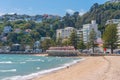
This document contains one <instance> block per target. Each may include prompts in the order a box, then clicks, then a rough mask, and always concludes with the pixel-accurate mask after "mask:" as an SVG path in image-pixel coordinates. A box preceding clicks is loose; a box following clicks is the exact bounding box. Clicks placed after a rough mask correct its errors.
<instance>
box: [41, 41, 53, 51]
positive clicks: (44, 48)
mask: <svg viewBox="0 0 120 80" xmlns="http://www.w3.org/2000/svg"><path fill="white" fill-rule="evenodd" d="M41 47H42V49H43V50H47V49H48V48H49V47H51V40H50V39H46V40H44V41H42V43H41Z"/></svg>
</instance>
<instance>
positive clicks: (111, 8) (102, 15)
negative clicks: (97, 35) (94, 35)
mask: <svg viewBox="0 0 120 80" xmlns="http://www.w3.org/2000/svg"><path fill="white" fill-rule="evenodd" d="M109 19H120V2H118V3H110V2H106V3H105V4H101V5H99V4H98V3H95V4H94V5H93V6H92V7H91V8H90V10H89V11H88V12H87V13H86V14H84V15H83V16H82V17H81V20H80V24H81V25H82V24H83V23H88V22H90V21H91V20H96V21H97V23H98V24H99V25H100V27H101V28H102V27H103V26H104V25H105V23H106V21H107V20H109ZM101 28H100V29H101Z"/></svg>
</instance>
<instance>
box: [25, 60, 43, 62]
mask: <svg viewBox="0 0 120 80" xmlns="http://www.w3.org/2000/svg"><path fill="white" fill-rule="evenodd" d="M26 61H41V62H44V60H41V59H30V60H26Z"/></svg>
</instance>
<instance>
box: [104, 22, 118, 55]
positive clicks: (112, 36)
mask: <svg viewBox="0 0 120 80" xmlns="http://www.w3.org/2000/svg"><path fill="white" fill-rule="evenodd" d="M103 40H104V44H105V45H107V46H109V47H110V48H111V53H112V54H113V49H114V48H115V46H116V45H117V44H116V43H117V40H118V36H117V27H116V25H115V24H110V25H107V26H106V29H105V32H104V34H103Z"/></svg>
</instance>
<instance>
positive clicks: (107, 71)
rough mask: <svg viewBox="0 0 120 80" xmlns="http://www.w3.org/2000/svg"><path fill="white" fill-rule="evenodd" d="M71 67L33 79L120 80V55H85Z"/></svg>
mask: <svg viewBox="0 0 120 80" xmlns="http://www.w3.org/2000/svg"><path fill="white" fill-rule="evenodd" d="M84 58H85V60H84V61H81V62H79V63H77V64H75V65H73V66H70V67H69V68H65V69H62V70H59V71H56V72H53V73H49V74H46V75H44V76H42V77H39V76H38V77H37V78H35V79H33V80H120V63H119V61H120V57H119V56H106V57H84Z"/></svg>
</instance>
